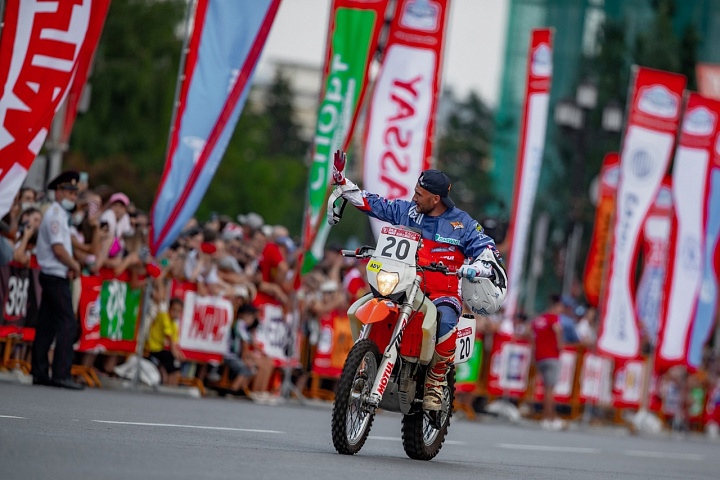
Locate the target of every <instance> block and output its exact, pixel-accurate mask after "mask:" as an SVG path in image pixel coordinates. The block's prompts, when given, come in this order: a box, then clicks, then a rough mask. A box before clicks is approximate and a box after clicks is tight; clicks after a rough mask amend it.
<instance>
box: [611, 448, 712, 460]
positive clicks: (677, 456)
mask: <svg viewBox="0 0 720 480" xmlns="http://www.w3.org/2000/svg"><path fill="white" fill-rule="evenodd" d="M623 453H624V454H625V455H629V456H631V457H646V458H670V459H673V460H699V461H702V460H705V455H700V454H699V453H672V452H644V451H642V450H628V451H627V452H623Z"/></svg>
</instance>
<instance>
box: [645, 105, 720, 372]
mask: <svg viewBox="0 0 720 480" xmlns="http://www.w3.org/2000/svg"><path fill="white" fill-rule="evenodd" d="M719 132H720V102H717V101H715V100H710V99H708V98H705V97H703V96H701V95H699V94H697V93H691V94H690V98H689V99H688V105H687V111H686V113H685V118H684V119H683V124H682V131H681V134H680V145H679V147H678V150H677V154H676V155H675V163H674V166H673V188H672V193H673V201H674V211H675V215H674V217H673V221H672V228H671V231H670V246H671V247H670V256H669V259H668V269H667V281H666V282H665V291H664V299H663V313H664V315H663V316H662V322H661V324H660V334H659V337H658V348H657V350H656V358H655V366H656V369H657V370H658V371H664V370H666V369H667V368H670V367H672V366H674V365H687V351H688V341H689V338H690V329H691V327H692V323H693V318H694V316H695V309H696V307H697V303H698V298H699V295H700V286H701V284H702V280H703V255H704V244H705V215H706V212H705V209H706V201H705V199H706V196H707V177H708V173H709V169H710V167H711V165H712V159H713V156H714V153H713V152H714V148H715V139H716V137H717V135H718V133H719Z"/></svg>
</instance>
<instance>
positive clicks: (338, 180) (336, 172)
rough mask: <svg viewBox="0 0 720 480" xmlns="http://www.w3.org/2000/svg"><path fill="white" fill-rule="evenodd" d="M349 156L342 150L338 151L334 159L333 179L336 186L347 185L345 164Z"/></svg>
mask: <svg viewBox="0 0 720 480" xmlns="http://www.w3.org/2000/svg"><path fill="white" fill-rule="evenodd" d="M346 163H347V155H346V154H345V152H343V151H342V150H336V151H335V156H334V158H333V171H332V178H333V183H334V184H335V185H344V184H345V164H346Z"/></svg>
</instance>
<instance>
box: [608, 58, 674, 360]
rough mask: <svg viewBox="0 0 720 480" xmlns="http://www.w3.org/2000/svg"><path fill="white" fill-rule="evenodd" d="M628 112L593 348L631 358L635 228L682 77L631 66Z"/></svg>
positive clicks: (663, 149) (670, 143) (664, 158)
mask: <svg viewBox="0 0 720 480" xmlns="http://www.w3.org/2000/svg"><path fill="white" fill-rule="evenodd" d="M630 88H631V92H632V95H631V97H630V98H631V104H630V115H629V117H628V122H627V130H626V132H625V138H624V140H623V149H622V152H621V154H620V185H619V187H618V193H617V205H616V210H615V224H614V225H613V247H612V251H611V256H610V271H609V275H608V284H607V289H606V294H605V296H604V299H603V300H604V302H603V304H602V308H601V318H600V334H599V336H598V343H597V346H598V349H599V351H600V352H602V353H604V354H606V355H610V356H612V357H615V358H620V359H629V358H635V357H636V356H637V355H638V353H639V351H640V331H639V328H638V319H637V314H636V309H635V264H636V261H637V251H638V248H639V243H640V232H641V229H642V225H643V222H644V220H645V216H646V215H647V212H648V210H649V208H650V205H651V204H652V202H653V201H654V200H655V197H656V196H657V193H658V190H659V189H660V184H661V182H662V179H663V178H664V177H665V174H666V172H667V169H668V164H669V162H670V158H671V157H672V153H673V147H674V145H675V135H676V133H677V130H678V125H679V122H680V115H681V111H682V95H683V91H684V89H685V77H684V76H682V75H677V74H674V73H668V72H663V71H660V70H652V69H648V68H643V67H636V69H635V71H634V75H633V79H632V81H631V86H630Z"/></svg>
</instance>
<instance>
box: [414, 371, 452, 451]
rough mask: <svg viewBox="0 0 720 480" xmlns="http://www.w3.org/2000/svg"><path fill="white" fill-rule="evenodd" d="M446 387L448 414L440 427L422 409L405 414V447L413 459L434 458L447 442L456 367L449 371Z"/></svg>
mask: <svg viewBox="0 0 720 480" xmlns="http://www.w3.org/2000/svg"><path fill="white" fill-rule="evenodd" d="M423 383H424V381H423ZM445 388H446V390H445V395H446V396H449V405H448V414H447V418H445V419H444V421H443V423H442V426H441V428H440V429H435V428H433V427H431V426H430V425H429V420H428V419H427V418H426V416H425V413H424V412H423V411H422V410H420V411H418V412H414V413H411V414H408V415H404V416H403V420H402V442H403V448H404V449H405V453H406V454H407V456H408V457H410V458H412V459H413V460H432V459H433V458H435V456H436V455H437V454H438V453H440V449H441V448H442V446H443V443H444V442H445V436H446V435H447V432H448V427H449V426H450V418H451V417H452V413H453V403H454V401H455V367H451V368H450V369H449V370H448V372H447V387H445ZM426 437H430V438H426Z"/></svg>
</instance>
